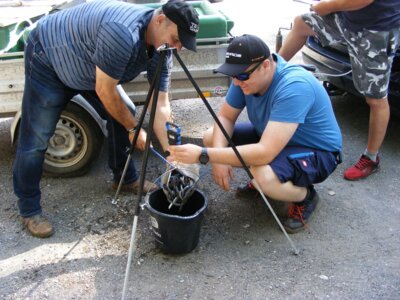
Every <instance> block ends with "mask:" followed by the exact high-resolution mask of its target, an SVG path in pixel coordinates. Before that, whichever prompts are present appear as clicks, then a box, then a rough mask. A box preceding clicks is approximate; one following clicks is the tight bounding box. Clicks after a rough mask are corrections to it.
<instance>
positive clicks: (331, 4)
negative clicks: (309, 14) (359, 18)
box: [311, 0, 374, 16]
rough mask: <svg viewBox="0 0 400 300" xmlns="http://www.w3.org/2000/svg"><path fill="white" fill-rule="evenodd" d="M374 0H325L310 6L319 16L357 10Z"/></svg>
mask: <svg viewBox="0 0 400 300" xmlns="http://www.w3.org/2000/svg"><path fill="white" fill-rule="evenodd" d="M372 2H374V0H351V1H349V0H325V1H319V2H318V3H316V4H314V5H312V6H311V10H313V11H315V12H316V13H317V14H319V15H320V16H325V15H327V14H330V13H334V12H338V11H352V10H359V9H362V8H364V7H366V6H368V5H370V4H371V3H372Z"/></svg>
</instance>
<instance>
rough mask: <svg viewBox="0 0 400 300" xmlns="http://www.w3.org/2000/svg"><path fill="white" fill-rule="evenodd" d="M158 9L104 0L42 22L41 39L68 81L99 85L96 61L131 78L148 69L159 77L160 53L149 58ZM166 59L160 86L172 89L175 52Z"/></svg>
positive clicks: (84, 86) (80, 85)
mask: <svg viewBox="0 0 400 300" xmlns="http://www.w3.org/2000/svg"><path fill="white" fill-rule="evenodd" d="M153 13H154V9H151V8H147V7H145V6H140V5H135V4H131V3H124V2H119V1H110V0H99V1H93V2H89V3H85V4H82V5H78V6H76V7H73V8H70V9H66V10H63V11H60V12H57V13H55V14H52V15H49V16H47V17H45V18H43V19H42V20H40V21H39V24H38V29H39V38H40V42H41V44H42V46H43V48H44V51H45V53H46V54H47V56H48V58H49V60H50V62H51V64H52V66H53V68H54V70H55V72H56V73H57V75H58V76H59V78H60V80H61V81H62V82H63V83H64V84H65V85H67V86H69V87H71V88H73V89H76V90H94V89H95V84H96V66H97V67H99V68H100V69H101V70H102V71H103V72H104V73H106V74H107V75H109V76H110V77H112V78H114V79H117V80H119V83H125V82H128V81H130V80H132V79H134V78H135V77H136V76H138V75H139V74H140V73H141V72H142V71H145V70H147V72H148V77H149V80H151V78H152V77H153V74H154V72H155V67H156V66H157V63H158V61H159V57H160V56H159V53H157V52H154V55H153V57H149V55H148V53H147V47H146V44H145V41H144V33H145V29H146V27H147V25H148V24H149V22H150V20H151V17H152V15H153ZM167 57H168V58H167V59H166V61H165V62H164V66H163V69H162V75H161V82H160V90H161V91H167V90H168V82H169V76H170V68H171V66H172V56H171V55H170V53H169V55H168V56H167Z"/></svg>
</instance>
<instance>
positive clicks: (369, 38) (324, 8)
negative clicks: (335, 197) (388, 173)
mask: <svg viewBox="0 0 400 300" xmlns="http://www.w3.org/2000/svg"><path fill="white" fill-rule="evenodd" d="M311 10H312V12H310V13H306V14H304V15H302V16H299V17H297V18H296V19H295V21H294V26H293V29H292V30H291V32H290V33H289V34H288V36H287V38H286V39H285V42H284V44H283V46H282V48H281V50H280V51H279V54H280V55H281V56H282V57H283V58H285V59H286V60H290V59H291V58H292V57H293V56H294V55H295V54H296V52H298V51H299V50H300V49H301V47H302V46H303V45H304V43H305V42H306V39H307V37H308V36H317V37H318V39H319V40H320V41H321V43H322V45H323V46H326V45H329V44H333V43H344V44H345V45H346V46H347V49H348V51H349V56H350V62H351V68H352V72H353V81H354V86H355V87H356V89H357V90H358V91H359V92H360V93H361V94H362V95H364V96H365V98H366V101H367V103H368V105H369V107H370V117H369V130H368V143H367V147H366V149H365V150H364V153H363V154H362V155H361V156H360V158H359V160H358V162H357V163H356V164H355V165H353V166H351V167H349V168H348V169H347V170H346V171H345V172H344V174H343V176H344V178H345V179H347V180H358V179H362V178H366V177H368V176H369V175H371V174H372V173H374V172H376V171H377V170H378V168H379V161H380V157H379V155H378V152H379V149H380V147H381V145H382V143H383V140H384V138H385V133H386V129H387V125H388V122H389V117H390V109H389V103H388V99H387V93H388V86H389V80H390V72H391V66H392V63H393V58H394V56H395V53H396V49H397V48H398V47H399V43H400V1H399V0H359V1H341V0H329V1H319V2H316V4H314V5H312V6H311Z"/></svg>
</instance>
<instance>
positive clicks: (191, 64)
mask: <svg viewBox="0 0 400 300" xmlns="http://www.w3.org/2000/svg"><path fill="white" fill-rule="evenodd" d="M13 2H21V1H13ZM32 2H35V1H31V2H30V3H29V4H30V5H31V10H32ZM36 2H42V1H36ZM57 2H58V3H56V5H52V6H49V7H47V8H41V9H38V8H37V7H36V13H35V15H34V16H30V19H29V20H28V21H26V20H27V18H23V19H22V20H20V21H18V22H17V21H14V22H12V23H10V24H7V23H5V22H2V19H1V18H2V15H1V14H0V50H1V49H3V50H4V49H5V48H7V49H6V50H7V51H2V52H0V117H1V118H5V117H13V122H12V125H11V140H12V143H13V144H15V143H16V140H17V138H18V129H19V121H20V115H21V111H20V108H21V102H22V95H23V90H24V58H23V46H24V43H23V39H24V38H26V37H27V35H28V33H29V31H30V30H31V29H32V28H33V27H34V24H35V22H36V21H37V20H38V19H40V17H42V16H44V15H46V14H47V13H53V12H55V11H57V10H60V9H68V7H70V6H73V5H77V4H78V3H81V2H83V1H81V0H79V1H72V2H67V3H61V4H60V1H57ZM22 3H23V1H22ZM48 3H49V1H46V4H48ZM189 3H190V4H191V5H193V6H194V7H195V9H196V10H197V11H198V12H199V16H200V31H199V33H198V39H197V52H196V53H193V52H191V51H188V50H186V49H183V50H182V51H180V52H179V55H180V57H181V59H182V60H183V62H184V63H185V65H186V66H187V68H188V69H189V71H190V73H191V75H192V77H193V78H194V80H195V81H196V83H197V84H198V85H199V87H200V89H201V91H202V93H203V94H204V96H205V97H207V98H208V97H218V96H224V95H225V94H226V91H227V89H228V87H229V84H230V79H229V78H228V77H226V76H223V75H221V74H216V73H214V72H213V70H214V69H216V68H217V67H218V66H219V65H221V64H222V63H223V62H224V60H225V52H226V48H227V45H228V43H229V41H230V38H231V37H230V34H229V31H230V29H231V28H232V27H233V22H232V21H231V20H230V19H229V18H228V17H227V16H225V15H224V14H223V13H222V12H220V11H217V10H215V9H214V7H213V6H212V4H210V3H209V2H208V1H191V2H189ZM37 5H38V6H40V5H39V4H37ZM145 5H148V6H151V7H155V8H156V7H158V6H160V5H161V4H160V3H150V4H145ZM13 7H14V8H17V7H15V6H13ZM2 12H4V10H3V8H2ZM8 14H9V15H10V13H8ZM19 27H23V28H22V29H20V28H19ZM12 32H14V34H17V35H18V39H17V40H16V42H15V43H12V44H11V45H10V42H11V40H12V37H11V33H12ZM14 39H15V38H14ZM5 40H6V41H5ZM148 89H149V84H148V80H147V74H146V73H142V74H140V75H139V76H138V77H137V78H135V79H134V80H133V81H131V82H129V83H126V84H123V85H122V86H118V92H119V93H120V95H121V98H122V99H123V100H124V101H125V103H126V104H127V105H128V106H130V107H131V108H134V106H135V105H140V104H142V103H143V102H144V100H145V98H146V95H147V92H148ZM196 97H199V95H198V94H197V92H196V91H195V89H194V88H193V86H192V84H191V83H190V81H189V80H188V79H187V76H186V74H185V73H184V71H183V70H182V69H181V67H180V65H179V63H178V62H177V61H175V58H174V66H173V68H172V75H171V91H170V99H171V100H178V99H185V98H186V99H187V98H196ZM182 105H184V102H182ZM106 136H107V130H106V121H105V119H104V118H103V117H102V113H101V111H100V110H99V109H97V107H96V105H95V103H91V100H90V99H85V98H84V97H83V96H82V95H76V96H75V97H74V98H73V99H71V101H70V102H69V104H68V105H67V107H66V109H65V110H64V111H63V113H62V114H61V117H60V120H59V122H58V123H57V126H56V130H55V133H54V135H53V137H52V138H51V139H50V141H49V144H48V149H47V152H46V155H45V160H44V165H43V169H44V172H45V173H46V174H48V175H53V176H60V177H71V176H80V175H83V174H85V173H86V172H87V171H88V170H89V169H90V167H91V165H92V164H93V163H94V162H95V161H96V159H97V158H98V156H99V154H100V152H101V147H99V145H103V142H104V138H105V137H106Z"/></svg>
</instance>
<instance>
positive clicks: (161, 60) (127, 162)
mask: <svg viewBox="0 0 400 300" xmlns="http://www.w3.org/2000/svg"><path fill="white" fill-rule="evenodd" d="M162 63H163V59H161V58H160V61H159V63H158V65H157V68H156V75H155V76H154V78H153V80H152V82H151V85H150V88H149V91H148V93H147V96H146V101H145V103H144V106H143V111H142V113H141V115H140V118H139V121H138V125H137V126H136V132H135V135H134V136H133V140H132V143H131V146H130V148H129V152H128V153H129V154H128V157H127V159H126V162H125V166H124V170H123V171H122V175H121V179H120V181H119V183H118V188H117V191H116V192H115V196H114V199H113V204H115V203H117V201H118V196H119V193H120V191H121V187H122V184H123V181H124V179H125V175H126V172H127V170H128V166H129V162H130V160H131V159H132V155H133V151H134V150H135V146H136V142H137V139H138V136H139V131H140V129H141V128H142V127H143V122H144V118H145V116H146V112H147V109H148V107H149V104H150V99H151V96H152V95H153V92H154V87H155V85H156V82H157V74H158V73H160V72H161V67H162Z"/></svg>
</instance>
